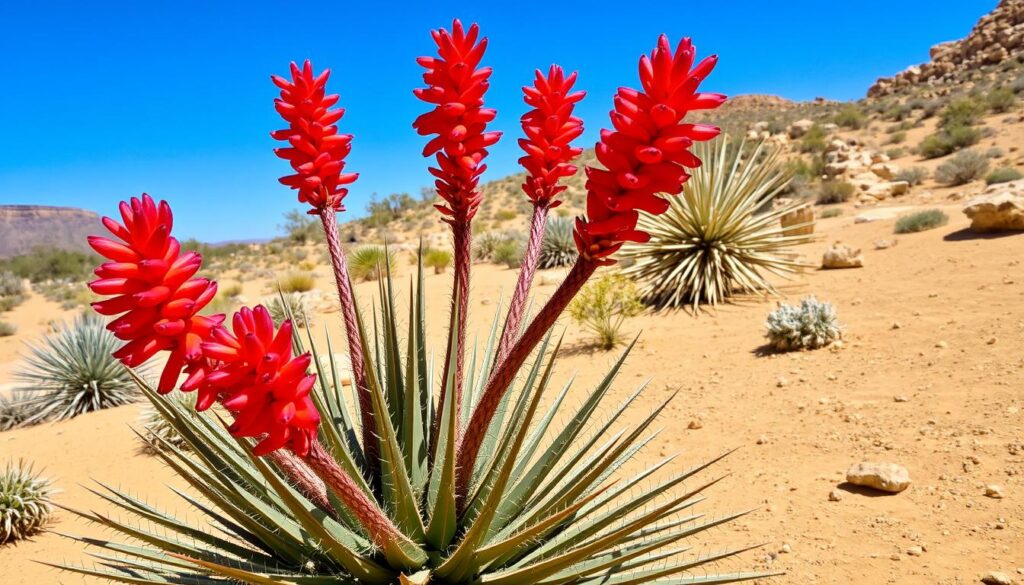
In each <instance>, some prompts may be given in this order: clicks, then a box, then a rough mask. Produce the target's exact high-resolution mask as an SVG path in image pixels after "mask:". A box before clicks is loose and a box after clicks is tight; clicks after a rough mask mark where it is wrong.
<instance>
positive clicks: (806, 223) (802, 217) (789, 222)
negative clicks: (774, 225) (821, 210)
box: [779, 205, 814, 236]
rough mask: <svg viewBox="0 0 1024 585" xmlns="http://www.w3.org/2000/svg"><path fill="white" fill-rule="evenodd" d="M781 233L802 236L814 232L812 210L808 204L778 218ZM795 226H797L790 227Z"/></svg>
mask: <svg viewBox="0 0 1024 585" xmlns="http://www.w3.org/2000/svg"><path fill="white" fill-rule="evenodd" d="M779 222H780V223H781V224H782V228H783V230H785V231H784V232H783V233H784V235H787V236H802V235H806V234H813V233H814V210H813V209H811V207H810V206H809V205H806V206H804V207H800V208H797V209H794V210H793V211H790V212H789V213H786V214H783V215H782V217H780V218H779ZM791 226H797V227H791Z"/></svg>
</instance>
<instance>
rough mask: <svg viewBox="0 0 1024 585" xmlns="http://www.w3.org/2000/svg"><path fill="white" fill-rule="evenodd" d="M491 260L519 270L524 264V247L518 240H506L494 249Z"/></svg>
mask: <svg viewBox="0 0 1024 585" xmlns="http://www.w3.org/2000/svg"><path fill="white" fill-rule="evenodd" d="M491 260H493V261H494V262H495V263H496V264H504V265H505V266H508V267H509V268H519V266H520V264H522V262H523V246H522V244H520V243H519V242H518V241H516V240H505V241H503V242H501V243H499V244H498V246H497V247H496V248H495V249H494V254H493V255H492V256H491Z"/></svg>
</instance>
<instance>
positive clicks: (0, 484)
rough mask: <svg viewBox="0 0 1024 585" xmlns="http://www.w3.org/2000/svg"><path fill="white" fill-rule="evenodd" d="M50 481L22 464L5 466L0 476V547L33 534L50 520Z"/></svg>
mask: <svg viewBox="0 0 1024 585" xmlns="http://www.w3.org/2000/svg"><path fill="white" fill-rule="evenodd" d="M51 493H52V488H51V485H50V480H48V479H44V478H42V477H41V476H40V475H39V474H37V473H36V472H35V470H34V469H33V467H32V464H30V463H26V462H25V461H18V462H17V463H15V462H13V461H11V462H8V463H7V466H6V467H5V468H4V470H3V472H2V473H0V544H5V543H8V542H13V541H15V540H20V539H23V538H27V537H29V536H32V535H33V534H35V533H36V532H37V531H38V530H39V529H40V528H42V527H43V525H45V524H46V522H47V521H48V520H49V519H50V514H51V513H52V510H53V504H52V503H51V502H50V495H51Z"/></svg>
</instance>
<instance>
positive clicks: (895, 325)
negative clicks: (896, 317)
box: [892, 321, 903, 329]
mask: <svg viewBox="0 0 1024 585" xmlns="http://www.w3.org/2000/svg"><path fill="white" fill-rule="evenodd" d="M892 328H893V329H902V328H903V325H901V324H900V322H899V321H893V322H892Z"/></svg>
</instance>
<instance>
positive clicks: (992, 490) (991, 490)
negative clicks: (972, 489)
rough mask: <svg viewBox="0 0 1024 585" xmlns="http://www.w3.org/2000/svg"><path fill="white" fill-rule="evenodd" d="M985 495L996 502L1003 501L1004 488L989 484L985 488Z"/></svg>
mask: <svg viewBox="0 0 1024 585" xmlns="http://www.w3.org/2000/svg"><path fill="white" fill-rule="evenodd" d="M985 495H986V496H988V497H990V498H993V499H996V500H1001V499H1002V498H1003V488H1002V487H1001V486H999V485H996V484H994V483H993V484H989V485H987V486H985Z"/></svg>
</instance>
